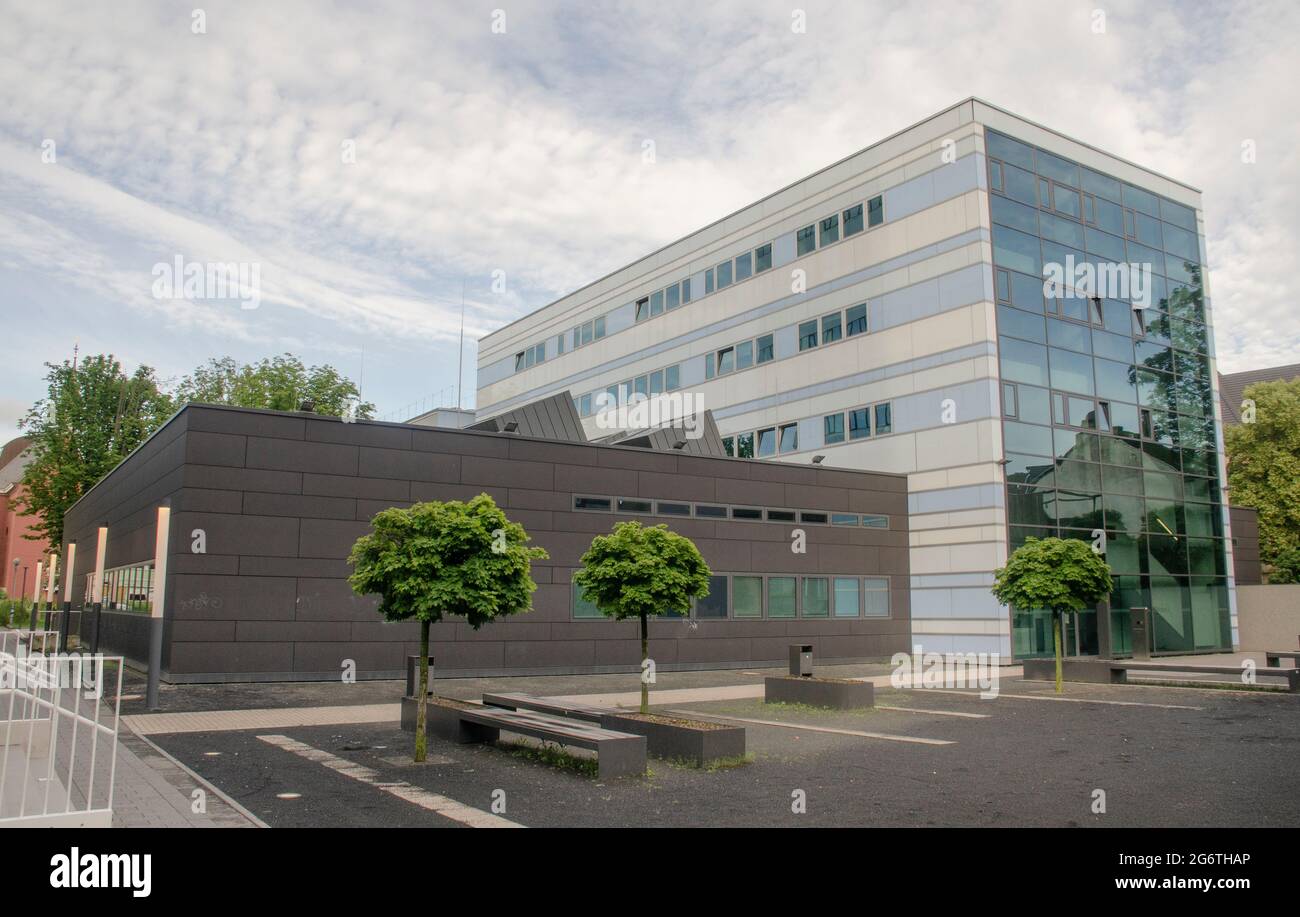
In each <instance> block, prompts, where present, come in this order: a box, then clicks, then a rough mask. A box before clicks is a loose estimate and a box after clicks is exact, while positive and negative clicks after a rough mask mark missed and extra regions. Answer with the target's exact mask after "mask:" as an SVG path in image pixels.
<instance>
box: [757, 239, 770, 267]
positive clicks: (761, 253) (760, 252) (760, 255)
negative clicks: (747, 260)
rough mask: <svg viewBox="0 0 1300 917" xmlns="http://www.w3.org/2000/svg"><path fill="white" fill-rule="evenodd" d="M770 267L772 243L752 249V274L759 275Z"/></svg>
mask: <svg viewBox="0 0 1300 917" xmlns="http://www.w3.org/2000/svg"><path fill="white" fill-rule="evenodd" d="M771 266H772V243H771V242H769V243H767V244H766V245H760V246H759V247H758V248H756V249H754V273H755V274H761V273H763V272H764V271H766V270H767V269H768V268H770V267H771Z"/></svg>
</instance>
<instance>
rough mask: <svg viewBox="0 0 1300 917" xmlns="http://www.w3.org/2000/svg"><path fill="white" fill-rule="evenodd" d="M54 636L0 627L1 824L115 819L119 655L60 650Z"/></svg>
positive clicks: (92, 823) (102, 823)
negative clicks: (114, 781) (56, 647)
mask: <svg viewBox="0 0 1300 917" xmlns="http://www.w3.org/2000/svg"><path fill="white" fill-rule="evenodd" d="M57 640H58V634H57V632H55V631H39V630H38V631H31V632H29V631H13V630H5V631H0V827H3V828H19V827H87V828H91V827H103V828H107V827H109V826H110V825H111V824H112V820H113V779H114V776H115V774H116V766H117V730H118V719H119V716H120V711H121V701H122V660H121V658H120V657H105V656H102V655H99V656H89V655H81V654H76V653H73V654H67V655H60V654H57V653H55V652H54V650H55V646H56V641H57ZM47 648H48V652H47Z"/></svg>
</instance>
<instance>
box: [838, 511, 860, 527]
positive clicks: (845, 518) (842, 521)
mask: <svg viewBox="0 0 1300 917" xmlns="http://www.w3.org/2000/svg"><path fill="white" fill-rule="evenodd" d="M858 522H859V520H858V517H857V515H856V514H854V513H831V525H854V526H856V525H857V524H858Z"/></svg>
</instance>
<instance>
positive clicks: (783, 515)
mask: <svg viewBox="0 0 1300 917" xmlns="http://www.w3.org/2000/svg"><path fill="white" fill-rule="evenodd" d="M573 508H574V509H575V510H583V511H585V512H591V513H609V512H618V513H634V514H637V515H641V516H649V515H652V514H653V515H658V516H676V517H678V518H681V517H691V516H693V517H694V518H696V519H732V520H735V521H737V522H781V523H786V522H799V523H802V524H804V525H839V526H849V527H853V528H857V527H859V526H860V527H863V528H869V529H887V528H889V517H888V516H877V515H872V514H863V513H831V512H823V511H821V510H793V509H767V508H764V507H761V506H730V505H726V504H718V503H685V502H682V501H680V500H649V499H646V498H644V497H599V496H589V495H586V494H575V495H574V497H573Z"/></svg>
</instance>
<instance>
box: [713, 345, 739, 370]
mask: <svg viewBox="0 0 1300 917" xmlns="http://www.w3.org/2000/svg"><path fill="white" fill-rule="evenodd" d="M717 356H718V375H719V376H722V375H726V374H727V373H729V372H731V371H732V370H733V369H735V368H736V349H735V348H734V347H724V348H722V349H721V350H719V351H718V354H717Z"/></svg>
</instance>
